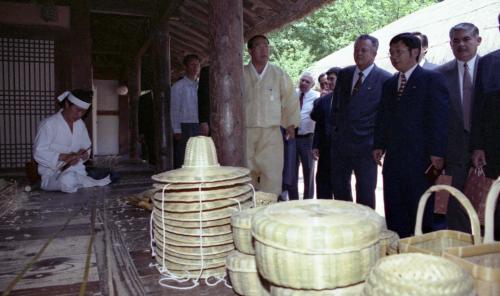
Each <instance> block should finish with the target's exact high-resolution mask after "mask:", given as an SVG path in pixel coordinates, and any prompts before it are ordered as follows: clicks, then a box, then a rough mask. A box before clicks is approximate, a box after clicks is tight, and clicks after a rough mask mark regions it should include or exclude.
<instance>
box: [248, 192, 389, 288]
mask: <svg viewBox="0 0 500 296" xmlns="http://www.w3.org/2000/svg"><path fill="white" fill-rule="evenodd" d="M382 225H383V218H382V217H380V216H379V215H378V214H376V213H375V211H373V210H372V209H370V208H368V207H365V206H362V205H357V204H354V203H351V202H344V201H335V200H302V201H290V202H286V203H277V204H273V205H270V206H268V207H266V208H265V209H263V210H262V211H259V212H258V213H256V214H255V216H254V218H253V220H252V235H253V237H254V239H255V253H256V260H257V267H258V270H259V273H260V274H261V275H262V276H263V277H264V278H265V279H267V280H268V281H269V282H271V283H272V284H274V285H277V286H282V287H286V288H292V289H335V288H338V287H343V286H348V285H353V284H356V283H360V282H362V281H363V280H364V278H365V277H366V275H367V274H368V271H369V270H370V268H371V267H372V266H373V265H374V264H375V262H376V261H377V260H378V258H379V257H380V250H379V238H380V232H381V229H382Z"/></svg>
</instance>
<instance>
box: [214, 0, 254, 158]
mask: <svg viewBox="0 0 500 296" xmlns="http://www.w3.org/2000/svg"><path fill="white" fill-rule="evenodd" d="M242 5H243V3H242V0H210V1H209V18H210V22H209V24H210V40H212V42H213V43H212V45H211V55H210V98H211V116H210V124H211V130H212V137H213V139H214V142H215V146H216V147H217V155H218V158H219V162H220V163H221V164H222V165H230V166H244V164H245V144H244V143H245V142H246V138H245V112H244V110H243V107H244V106H243V94H242V82H243V58H242V50H243V48H242V46H243V6H242Z"/></svg>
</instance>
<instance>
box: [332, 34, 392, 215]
mask: <svg viewBox="0 0 500 296" xmlns="http://www.w3.org/2000/svg"><path fill="white" fill-rule="evenodd" d="M377 49H378V40H377V38H375V37H373V36H370V35H361V36H359V37H358V38H357V39H356V42H355V43H354V61H355V62H356V65H353V66H350V67H346V68H344V69H342V70H341V71H340V72H339V74H338V77H337V84H336V86H335V90H334V92H333V100H332V120H333V122H332V124H333V129H332V137H331V144H330V145H331V177H332V191H333V197H334V198H335V199H340V200H347V201H352V193H351V175H352V173H353V172H354V176H355V177H356V202H357V203H360V204H363V205H366V206H369V207H371V208H373V209H374V208H375V188H376V185H377V165H376V163H375V162H374V160H373V159H372V157H371V151H372V148H373V133H374V128H375V118H376V116H377V108H378V104H379V102H380V97H381V95H382V84H383V83H384V82H385V81H386V80H387V79H388V78H389V77H391V74H389V72H387V71H384V70H382V69H380V68H378V67H377V66H375V64H374V63H373V61H374V60H375V56H376V55H377Z"/></svg>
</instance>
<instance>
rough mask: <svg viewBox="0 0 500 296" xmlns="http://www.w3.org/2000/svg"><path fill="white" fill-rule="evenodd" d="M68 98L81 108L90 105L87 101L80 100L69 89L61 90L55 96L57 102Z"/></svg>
mask: <svg viewBox="0 0 500 296" xmlns="http://www.w3.org/2000/svg"><path fill="white" fill-rule="evenodd" d="M66 98H68V100H69V101H70V102H71V103H73V104H75V105H76V106H78V107H80V108H82V109H88V108H89V107H90V104H89V103H87V102H84V101H82V100H80V99H79V98H77V97H75V96H74V95H73V94H72V93H71V92H70V91H69V90H67V91H65V92H63V93H62V94H61V95H60V96H58V97H57V100H58V101H59V102H62V101H64V99H66Z"/></svg>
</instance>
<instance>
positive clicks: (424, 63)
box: [412, 32, 438, 70]
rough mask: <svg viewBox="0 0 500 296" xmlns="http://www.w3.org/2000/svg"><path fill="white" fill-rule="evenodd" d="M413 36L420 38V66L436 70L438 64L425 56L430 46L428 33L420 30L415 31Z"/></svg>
mask: <svg viewBox="0 0 500 296" xmlns="http://www.w3.org/2000/svg"><path fill="white" fill-rule="evenodd" d="M412 34H413V36H415V37H418V39H420V45H421V46H420V56H419V57H418V64H419V65H420V67H422V68H424V69H427V70H434V69H436V68H437V67H438V65H436V64H433V63H431V62H429V61H428V60H427V59H426V58H425V56H426V55H427V50H428V48H429V39H428V38H427V35H425V34H422V33H420V32H413V33H412Z"/></svg>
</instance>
